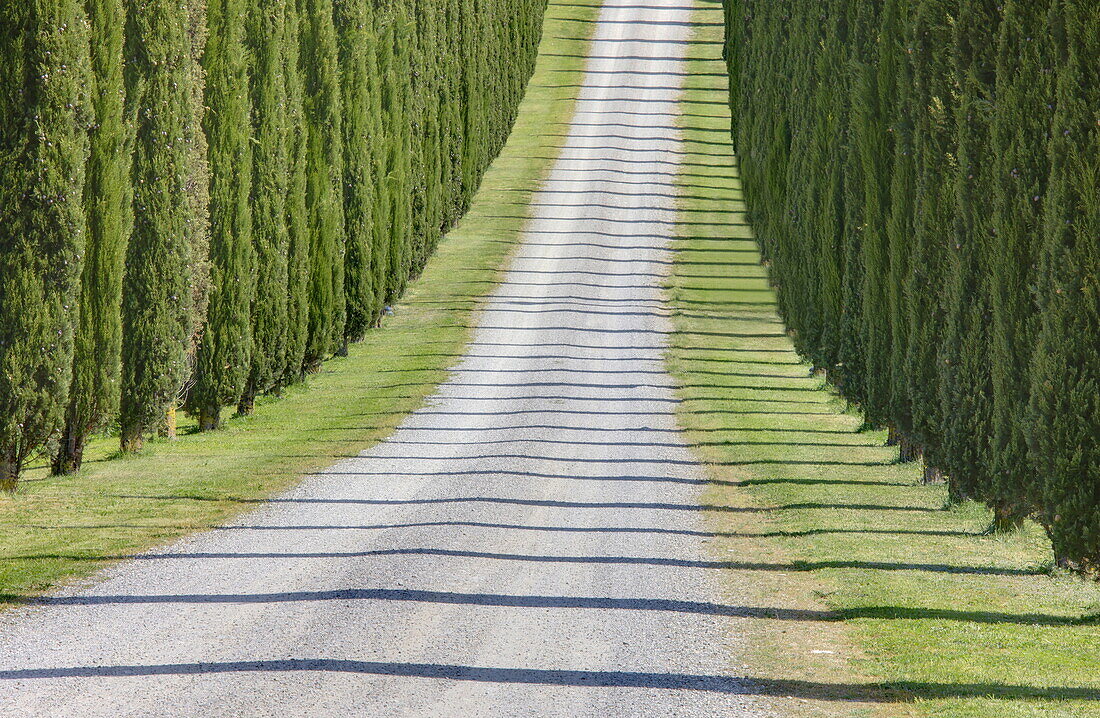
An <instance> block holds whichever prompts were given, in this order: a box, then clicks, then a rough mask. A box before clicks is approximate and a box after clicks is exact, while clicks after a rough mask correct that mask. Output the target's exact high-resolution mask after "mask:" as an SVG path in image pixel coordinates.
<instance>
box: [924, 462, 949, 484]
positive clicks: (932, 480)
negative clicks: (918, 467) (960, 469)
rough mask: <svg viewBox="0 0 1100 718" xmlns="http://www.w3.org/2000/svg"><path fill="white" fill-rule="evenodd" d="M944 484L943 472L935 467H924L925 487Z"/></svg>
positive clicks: (926, 465)
mask: <svg viewBox="0 0 1100 718" xmlns="http://www.w3.org/2000/svg"><path fill="white" fill-rule="evenodd" d="M943 482H944V478H943V472H942V471H940V470H939V469H937V468H936V467H935V466H929V465H928V464H925V465H924V475H923V476H922V477H921V483H922V484H924V485H925V486H930V485H932V484H942V483H943Z"/></svg>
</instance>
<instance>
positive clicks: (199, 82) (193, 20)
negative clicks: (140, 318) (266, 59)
mask: <svg viewBox="0 0 1100 718" xmlns="http://www.w3.org/2000/svg"><path fill="white" fill-rule="evenodd" d="M188 11H189V13H190V20H189V22H190V25H189V37H190V41H191V97H190V110H191V122H192V125H191V126H192V127H194V128H195V132H194V133H193V137H192V142H191V172H190V176H189V177H188V180H187V194H188V196H189V197H190V198H191V207H192V210H193V211H194V221H193V222H192V223H191V231H190V233H189V238H188V240H189V241H190V243H191V271H190V277H191V279H190V281H191V301H192V307H191V329H190V331H191V338H190V343H189V345H188V350H187V366H188V374H187V376H186V379H187V380H188V381H189V380H190V375H191V372H192V371H193V369H194V366H195V360H196V355H197V354H198V348H199V339H200V336H201V334H202V328H203V326H204V325H205V324H206V313H207V309H208V307H209V303H210V281H211V265H210V152H209V149H210V148H209V146H208V143H207V141H206V132H205V131H204V130H203V120H204V119H205V117H206V69H205V68H204V67H203V64H202V56H203V53H204V52H205V50H206V39H207V22H206V0H188ZM184 389H186V386H184V387H181V390H180V391H179V392H178V393H183V390H184ZM171 411H172V412H173V414H174V411H175V402H173V405H172V409H171Z"/></svg>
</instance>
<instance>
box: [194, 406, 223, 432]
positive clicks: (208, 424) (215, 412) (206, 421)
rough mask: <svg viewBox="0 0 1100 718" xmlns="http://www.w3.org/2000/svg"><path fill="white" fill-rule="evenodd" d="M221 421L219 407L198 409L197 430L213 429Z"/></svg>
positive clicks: (219, 424)
mask: <svg viewBox="0 0 1100 718" xmlns="http://www.w3.org/2000/svg"><path fill="white" fill-rule="evenodd" d="M221 423H222V412H221V408H220V407H219V408H217V409H213V408H210V407H207V408H204V409H199V431H215V430H216V429H217V428H218V427H219V426H221Z"/></svg>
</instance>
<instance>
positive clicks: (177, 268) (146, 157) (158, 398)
mask: <svg viewBox="0 0 1100 718" xmlns="http://www.w3.org/2000/svg"><path fill="white" fill-rule="evenodd" d="M189 29H190V13H189V8H188V6H187V5H181V4H180V3H174V2H169V1H168V0H132V2H131V4H130V5H129V6H128V14H127V32H126V48H127V49H126V60H127V65H126V88H127V92H126V95H127V102H128V106H129V107H130V108H131V112H132V113H133V117H134V118H135V119H134V121H135V123H136V125H135V131H136V136H135V142H134V167H133V173H132V176H131V181H132V183H133V207H134V224H133V231H132V232H131V235H130V241H129V244H128V246H127V249H126V274H125V279H124V282H123V295H122V297H123V299H122V331H123V334H122V398H121V405H120V421H121V424H122V446H123V449H124V450H128V451H132V450H135V449H137V448H139V447H140V445H141V439H142V436H143V435H144V434H146V433H148V432H149V431H151V430H153V429H155V428H156V427H157V425H158V423H159V422H160V421H161V419H162V417H163V416H164V414H165V412H166V410H167V409H168V408H169V407H170V406H172V404H173V403H174V402H175V401H176V397H177V395H178V393H179V390H180V387H181V386H182V385H183V381H184V378H185V377H186V375H187V353H188V350H189V348H190V339H191V334H192V324H193V316H192V311H193V307H194V302H193V297H192V290H193V284H192V269H193V266H192V238H193V236H194V232H195V224H196V223H197V222H198V221H199V218H198V217H197V216H196V211H195V205H194V203H193V200H192V199H190V197H191V195H189V194H188V189H189V188H188V184H189V182H190V181H191V180H192V178H193V173H194V171H195V168H194V161H195V153H194V149H193V148H194V145H195V142H196V137H197V136H200V135H201V134H202V133H201V128H200V127H199V126H198V125H197V124H196V122H195V120H196V117H195V113H194V111H193V105H192V101H193V96H192V83H193V81H194V78H195V75H196V71H195V67H194V64H195V62H194V57H193V55H192V45H191V36H190V33H189Z"/></svg>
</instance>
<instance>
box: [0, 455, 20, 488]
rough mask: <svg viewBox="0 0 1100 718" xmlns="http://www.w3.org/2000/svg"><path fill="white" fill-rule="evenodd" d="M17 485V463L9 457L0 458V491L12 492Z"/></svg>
mask: <svg viewBox="0 0 1100 718" xmlns="http://www.w3.org/2000/svg"><path fill="white" fill-rule="evenodd" d="M18 486H19V464H18V463H16V462H15V461H12V460H11V459H0V492H3V493H5V494H14V493H15V489H16V488H17V487H18Z"/></svg>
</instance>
